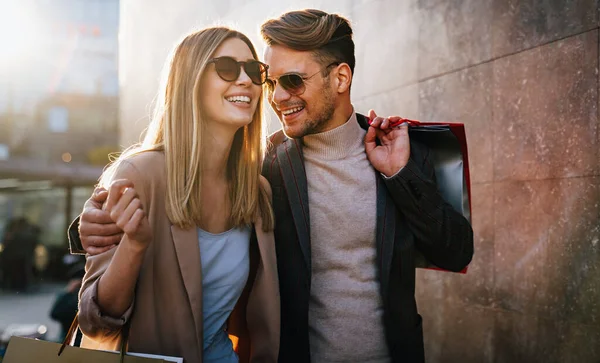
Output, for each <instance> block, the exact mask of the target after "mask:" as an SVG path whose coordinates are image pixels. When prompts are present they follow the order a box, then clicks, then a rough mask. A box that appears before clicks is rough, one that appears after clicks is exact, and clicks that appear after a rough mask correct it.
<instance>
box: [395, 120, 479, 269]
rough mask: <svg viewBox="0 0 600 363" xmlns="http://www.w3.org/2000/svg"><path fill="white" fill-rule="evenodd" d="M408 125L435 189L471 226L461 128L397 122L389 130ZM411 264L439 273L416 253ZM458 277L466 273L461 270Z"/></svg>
mask: <svg viewBox="0 0 600 363" xmlns="http://www.w3.org/2000/svg"><path fill="white" fill-rule="evenodd" d="M403 123H407V124H408V135H409V138H410V139H411V140H414V141H418V142H419V143H421V144H423V145H425V146H427V147H428V148H429V161H430V162H431V163H432V164H433V168H434V170H435V176H436V181H437V187H438V191H439V193H440V194H441V195H442V197H443V198H444V200H445V201H446V202H448V203H449V204H450V205H451V206H452V207H453V208H454V209H455V210H456V211H458V212H459V213H461V214H462V215H463V216H464V217H465V218H466V219H467V220H468V221H469V223H471V179H470V175H469V153H468V150H467V137H466V134H465V126H464V124H462V123H453V122H420V121H415V120H408V119H400V120H398V121H396V122H394V123H392V124H391V126H392V127H398V126H399V125H401V124H403ZM415 254H416V256H415V264H416V266H417V267H419V268H426V269H434V270H442V271H447V270H444V269H441V268H439V267H436V266H435V265H434V264H433V263H431V262H430V261H428V260H427V259H426V258H425V256H423V255H422V254H421V253H420V252H419V251H418V250H417V251H415ZM460 272H461V273H466V272H467V268H464V269H463V270H462V271H460Z"/></svg>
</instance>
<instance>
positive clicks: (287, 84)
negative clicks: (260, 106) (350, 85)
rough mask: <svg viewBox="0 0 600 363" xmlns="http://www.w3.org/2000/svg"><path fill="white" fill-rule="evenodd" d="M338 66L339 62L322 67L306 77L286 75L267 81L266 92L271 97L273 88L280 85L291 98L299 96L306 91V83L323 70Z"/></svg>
mask: <svg viewBox="0 0 600 363" xmlns="http://www.w3.org/2000/svg"><path fill="white" fill-rule="evenodd" d="M339 64H340V62H333V63H330V64H328V65H327V66H326V67H323V68H322V69H320V70H319V71H318V72H316V73H315V74H313V75H311V76H308V77H306V76H303V75H301V74H299V73H286V74H284V75H282V76H280V77H279V78H275V79H267V81H266V86H267V92H268V94H269V96H271V95H273V92H275V87H277V85H280V86H281V88H283V89H284V90H285V91H286V92H287V93H289V94H291V95H293V96H300V95H301V94H303V93H304V91H306V81H308V80H309V79H311V78H312V77H314V76H316V75H317V74H319V73H321V72H322V71H323V69H327V68H329V67H331V66H334V65H335V66H337V65H339Z"/></svg>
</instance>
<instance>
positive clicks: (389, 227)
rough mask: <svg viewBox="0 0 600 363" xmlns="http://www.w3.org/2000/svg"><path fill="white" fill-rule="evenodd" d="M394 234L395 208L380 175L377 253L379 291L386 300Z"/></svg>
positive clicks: (378, 186)
mask: <svg viewBox="0 0 600 363" xmlns="http://www.w3.org/2000/svg"><path fill="white" fill-rule="evenodd" d="M395 234H396V208H395V206H394V203H393V201H392V200H391V197H390V196H389V195H388V191H387V188H386V186H385V183H384V181H383V179H382V177H379V176H378V177H377V255H378V256H379V258H378V260H379V263H380V265H379V268H380V273H381V291H382V292H383V298H384V300H387V291H388V285H389V280H390V269H391V266H392V257H393V255H394V236H395Z"/></svg>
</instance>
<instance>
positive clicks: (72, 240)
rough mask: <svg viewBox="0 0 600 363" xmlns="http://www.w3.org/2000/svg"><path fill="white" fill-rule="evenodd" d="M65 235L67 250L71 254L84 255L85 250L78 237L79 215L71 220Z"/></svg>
mask: <svg viewBox="0 0 600 363" xmlns="http://www.w3.org/2000/svg"><path fill="white" fill-rule="evenodd" d="M67 237H68V238H69V251H70V252H71V254H73V255H85V250H84V249H83V245H82V244H81V238H80V237H79V216H77V218H75V219H74V220H73V222H71V225H70V226H69V230H68V231H67Z"/></svg>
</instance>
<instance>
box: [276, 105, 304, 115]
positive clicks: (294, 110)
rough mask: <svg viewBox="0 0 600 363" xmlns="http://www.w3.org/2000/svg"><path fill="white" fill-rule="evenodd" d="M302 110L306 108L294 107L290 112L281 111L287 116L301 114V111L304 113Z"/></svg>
mask: <svg viewBox="0 0 600 363" xmlns="http://www.w3.org/2000/svg"><path fill="white" fill-rule="evenodd" d="M302 109H304V107H294V108H290V109H289V110H285V111H281V113H282V114H284V115H285V116H287V115H291V114H293V113H295V112H300V111H302Z"/></svg>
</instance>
